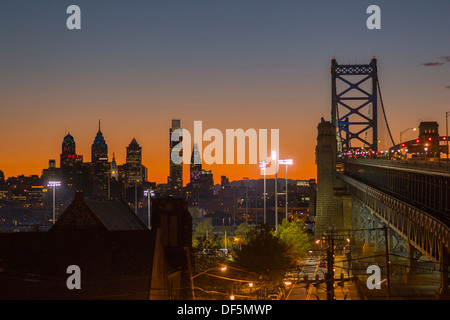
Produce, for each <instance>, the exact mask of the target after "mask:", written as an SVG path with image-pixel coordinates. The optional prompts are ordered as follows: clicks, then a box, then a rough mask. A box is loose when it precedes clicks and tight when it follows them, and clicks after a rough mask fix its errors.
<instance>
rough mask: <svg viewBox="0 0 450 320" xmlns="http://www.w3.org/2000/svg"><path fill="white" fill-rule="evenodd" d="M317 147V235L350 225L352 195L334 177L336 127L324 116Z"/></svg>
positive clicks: (347, 227)
mask: <svg viewBox="0 0 450 320" xmlns="http://www.w3.org/2000/svg"><path fill="white" fill-rule="evenodd" d="M317 129H318V135H317V146H316V165H317V195H316V225H315V227H314V229H315V231H314V233H315V235H316V237H320V236H321V234H322V233H323V232H324V231H329V230H333V229H346V230H348V229H350V228H351V223H352V222H351V214H352V208H351V201H352V200H351V196H350V195H348V194H347V186H346V184H345V183H344V182H343V181H342V180H340V179H338V178H337V177H336V170H338V169H339V165H338V164H337V141H336V127H335V126H334V125H333V123H331V122H329V121H325V120H324V119H323V118H322V120H321V122H320V123H319V125H318V127H317Z"/></svg>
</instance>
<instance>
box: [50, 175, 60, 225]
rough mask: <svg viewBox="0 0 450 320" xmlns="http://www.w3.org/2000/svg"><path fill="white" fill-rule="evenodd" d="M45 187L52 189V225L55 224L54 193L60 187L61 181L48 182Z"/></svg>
mask: <svg viewBox="0 0 450 320" xmlns="http://www.w3.org/2000/svg"><path fill="white" fill-rule="evenodd" d="M47 187H49V188H52V189H53V224H55V219H56V208H55V191H56V188H57V187H61V181H49V182H48V183H47Z"/></svg>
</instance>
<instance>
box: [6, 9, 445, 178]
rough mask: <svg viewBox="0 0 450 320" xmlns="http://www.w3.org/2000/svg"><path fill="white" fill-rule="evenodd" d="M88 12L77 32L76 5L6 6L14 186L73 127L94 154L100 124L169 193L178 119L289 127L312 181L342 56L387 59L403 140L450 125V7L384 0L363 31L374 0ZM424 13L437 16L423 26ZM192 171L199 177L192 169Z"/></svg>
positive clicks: (222, 170) (288, 146)
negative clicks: (138, 156) (70, 12)
mask: <svg viewBox="0 0 450 320" xmlns="http://www.w3.org/2000/svg"><path fill="white" fill-rule="evenodd" d="M24 4H25V5H24ZM77 4H78V5H79V6H80V8H81V10H82V21H83V22H82V29H81V30H78V31H69V30H67V28H66V27H65V20H66V18H67V14H66V12H65V10H66V8H67V5H68V4H67V3H61V2H52V1H47V2H40V3H39V4H38V3H33V2H30V1H18V2H14V3H12V2H10V3H5V4H2V10H1V11H0V16H1V21H2V24H3V27H2V28H1V30H0V34H1V36H2V37H3V39H4V43H5V45H6V46H7V47H8V49H9V50H5V51H3V52H2V53H0V57H1V58H2V59H3V60H4V61H8V63H7V64H5V65H4V66H3V79H4V81H3V86H2V97H3V99H2V107H1V111H2V114H1V116H2V120H3V121H2V126H1V128H0V135H1V136H2V137H4V139H2V141H0V150H1V156H0V170H2V171H3V172H4V173H5V176H6V177H10V176H17V175H20V174H25V175H30V174H41V169H42V168H44V167H46V165H47V163H48V159H58V157H59V151H60V143H61V140H62V138H63V136H64V135H63V133H65V132H66V131H67V132H70V133H71V134H72V135H73V136H74V138H75V139H76V141H77V145H78V153H79V154H82V155H84V156H85V157H86V156H87V155H89V154H90V149H89V148H90V145H91V143H92V139H93V137H94V136H95V133H96V123H97V121H98V118H101V119H102V131H103V133H104V136H105V139H106V140H107V143H108V146H109V150H110V155H111V154H112V153H115V155H116V161H117V162H119V163H124V162H125V157H126V153H125V149H126V146H127V145H128V144H129V142H130V141H131V140H132V138H133V137H134V138H136V139H137V141H139V144H140V145H141V147H142V148H143V165H145V166H146V167H147V168H148V171H149V172H148V174H149V180H152V181H156V182H158V183H161V182H166V181H167V176H168V175H169V152H168V135H167V128H168V127H170V121H171V120H172V119H181V120H182V123H183V127H184V128H186V129H188V130H192V128H193V123H194V121H195V120H202V121H203V123H204V126H205V128H218V129H220V130H222V131H225V130H226V129H238V128H242V129H244V130H246V129H249V128H254V129H256V130H257V129H279V130H280V157H283V158H292V159H293V160H294V165H293V166H291V168H290V169H289V170H290V174H289V175H290V177H292V178H293V179H309V178H314V177H315V176H316V166H315V163H314V148H315V144H316V135H317V124H318V123H319V122H320V118H321V117H322V116H323V117H324V118H325V119H326V120H329V118H330V116H329V115H330V104H331V97H330V87H331V86H330V73H329V68H330V61H331V58H332V57H336V60H337V61H338V62H339V63H340V64H346V63H351V64H354V63H364V64H365V63H368V62H369V61H370V59H371V58H372V56H376V57H377V59H378V66H379V69H380V70H379V77H380V83H381V86H382V90H383V100H384V103H385V106H386V113H387V118H388V121H389V125H390V128H391V131H392V133H393V137H394V140H395V141H396V142H397V141H398V136H399V133H400V132H401V131H403V130H404V129H406V128H408V127H415V126H418V123H419V120H423V121H428V120H429V121H437V122H438V123H439V125H440V127H439V128H440V130H441V133H442V132H443V130H444V129H445V122H444V121H445V111H446V110H447V109H448V108H449V104H448V101H449V97H450V90H449V89H448V86H449V85H450V80H449V79H448V71H449V68H450V63H449V62H448V61H449V59H448V57H449V56H450V45H449V44H448V42H447V41H442V40H443V39H446V37H447V34H446V33H447V30H448V29H449V27H450V26H449V24H450V22H449V21H448V19H447V18H446V16H445V12H448V10H447V9H449V7H450V4H449V3H448V1H434V4H435V5H434V6H429V5H428V4H426V3H410V2H407V1H399V2H396V3H395V4H394V3H388V2H385V1H380V2H379V3H378V4H379V6H380V8H381V10H382V25H381V29H380V30H368V29H367V28H366V24H365V22H366V19H367V17H368V15H367V14H366V8H367V6H368V5H369V3H361V2H360V1H348V2H346V4H345V5H342V4H337V3H327V4H325V3H322V4H317V3H302V4H300V3H298V2H297V1H285V2H283V3H277V4H274V3H272V2H270V1H260V2H258V4H257V5H256V4H253V3H249V2H245V1H244V2H242V1H231V2H230V1H228V2H227V3H226V4H225V3H219V2H218V3H210V2H208V1H200V2H197V3H196V4H192V3H190V4H189V5H185V4H182V3H181V2H172V3H161V2H158V1H153V2H148V3H145V4H144V3H134V4H133V5H125V4H123V3H121V2H114V5H111V6H109V5H105V4H104V3H103V2H96V3H89V2H88V1H79V2H78V3H77ZM424 16H427V17H433V19H428V20H427V23H426V24H422V23H415V22H418V21H421V20H422V18H423V17H424ZM36 26H39V27H38V28H36ZM336 27H337V29H336V30H338V31H337V32H338V33H335V32H333V31H332V30H335V28H336ZM342 34H346V37H345V38H344V37H342V36H341V35H342ZM31 49H32V50H31ZM30 50H31V51H32V52H33V54H29V53H30ZM404 138H405V139H412V138H414V135H413V133H412V132H408V133H406V134H405V136H404ZM109 160H110V161H111V159H109ZM211 169H212V170H213V172H214V180H215V182H216V183H217V182H218V181H219V179H220V176H221V175H226V176H227V177H229V178H230V180H238V179H242V178H243V177H250V178H259V177H260V171H259V168H258V166H255V165H226V164H224V165H215V166H205V170H211ZM183 171H184V174H183V180H184V182H186V181H189V180H188V174H187V172H188V171H189V170H188V167H185V168H184V170H183Z"/></svg>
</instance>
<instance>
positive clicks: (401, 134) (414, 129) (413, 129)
mask: <svg viewBox="0 0 450 320" xmlns="http://www.w3.org/2000/svg"><path fill="white" fill-rule="evenodd" d="M408 130H412V131H416V130H417V128H408V129H405V130H403V131H402V132H400V155H401V154H402V152H401V150H402V136H403V134H404V133H405V132H406V131H408Z"/></svg>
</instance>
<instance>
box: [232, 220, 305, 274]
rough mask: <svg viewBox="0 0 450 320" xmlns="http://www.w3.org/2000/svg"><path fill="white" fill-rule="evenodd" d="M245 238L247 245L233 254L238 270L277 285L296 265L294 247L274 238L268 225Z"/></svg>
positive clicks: (251, 232)
mask: <svg viewBox="0 0 450 320" xmlns="http://www.w3.org/2000/svg"><path fill="white" fill-rule="evenodd" d="M247 236H248V241H247V243H244V244H242V246H241V249H238V250H235V252H234V260H235V262H236V264H237V265H239V267H240V268H242V269H244V270H247V271H249V272H254V273H257V274H259V275H260V276H262V277H264V278H265V279H267V280H271V281H273V282H275V283H277V282H279V281H281V280H282V279H283V277H284V274H285V273H286V270H287V269H288V268H291V267H294V266H295V265H296V253H295V249H294V247H293V246H292V245H290V244H287V243H286V242H284V241H282V240H281V239H280V238H279V237H277V236H275V235H274V234H273V233H272V232H271V229H270V226H269V225H267V224H263V225H261V226H258V227H255V228H253V229H251V230H250V231H249V232H248V233H247Z"/></svg>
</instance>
